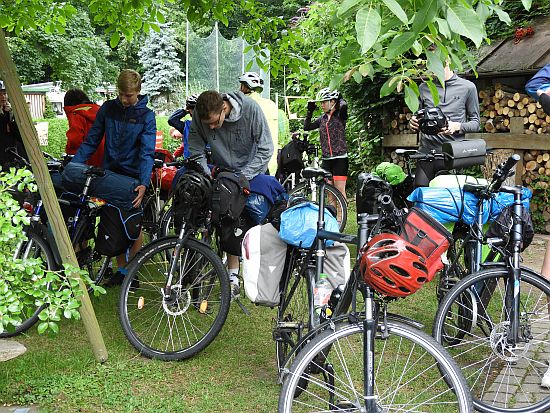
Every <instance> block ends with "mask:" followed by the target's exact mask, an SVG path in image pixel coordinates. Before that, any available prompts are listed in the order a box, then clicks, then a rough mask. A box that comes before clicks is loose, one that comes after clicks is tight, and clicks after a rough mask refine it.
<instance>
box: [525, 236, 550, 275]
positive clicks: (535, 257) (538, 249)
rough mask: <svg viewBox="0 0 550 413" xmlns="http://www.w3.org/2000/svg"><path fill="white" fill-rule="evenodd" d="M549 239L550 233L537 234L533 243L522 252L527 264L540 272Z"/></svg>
mask: <svg viewBox="0 0 550 413" xmlns="http://www.w3.org/2000/svg"><path fill="white" fill-rule="evenodd" d="M547 240H550V235H539V234H536V235H535V237H534V238H533V242H532V243H531V245H529V247H527V249H526V250H525V251H523V253H522V254H521V255H522V258H523V264H524V265H525V266H527V267H529V268H531V269H533V270H535V271H537V272H540V269H541V267H542V260H543V258H544V253H545V252H546V242H547Z"/></svg>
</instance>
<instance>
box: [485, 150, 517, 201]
mask: <svg viewBox="0 0 550 413" xmlns="http://www.w3.org/2000/svg"><path fill="white" fill-rule="evenodd" d="M520 159H521V158H520V156H519V155H518V154H516V153H514V154H513V155H511V156H510V157H509V158H508V159H506V161H505V162H502V163H501V164H500V165H499V166H497V168H496V169H495V172H494V173H493V180H492V181H491V183H490V184H489V188H488V192H490V193H492V192H497V191H498V190H499V189H500V187H501V186H502V184H503V183H504V181H505V180H506V178H508V177H509V176H512V175H513V174H514V172H513V171H512V168H513V167H514V166H515V165H516V164H517V163H518V162H519V160H520Z"/></svg>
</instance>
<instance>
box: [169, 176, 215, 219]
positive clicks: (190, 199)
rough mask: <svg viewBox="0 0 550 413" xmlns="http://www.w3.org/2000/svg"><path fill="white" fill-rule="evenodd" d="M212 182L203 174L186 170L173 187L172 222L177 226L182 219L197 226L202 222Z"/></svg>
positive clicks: (208, 201)
mask: <svg viewBox="0 0 550 413" xmlns="http://www.w3.org/2000/svg"><path fill="white" fill-rule="evenodd" d="M211 193H212V182H211V181H210V178H208V177H207V176H205V175H204V174H202V173H200V172H197V171H193V170H187V171H186V172H185V173H184V174H183V175H182V176H181V177H180V178H179V180H178V182H177V184H176V187H175V189H174V198H173V206H174V222H175V224H176V226H177V227H179V226H180V225H181V221H182V220H183V219H185V220H186V222H188V223H190V224H191V225H193V226H195V227H197V226H200V225H201V224H202V221H203V220H204V218H205V216H206V211H207V209H208V206H209V203H210V197H211Z"/></svg>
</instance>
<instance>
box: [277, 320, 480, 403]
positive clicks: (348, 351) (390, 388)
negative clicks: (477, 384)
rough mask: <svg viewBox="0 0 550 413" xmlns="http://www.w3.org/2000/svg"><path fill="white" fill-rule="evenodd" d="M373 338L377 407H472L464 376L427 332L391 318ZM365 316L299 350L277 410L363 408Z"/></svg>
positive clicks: (314, 339) (323, 333) (335, 329)
mask: <svg viewBox="0 0 550 413" xmlns="http://www.w3.org/2000/svg"><path fill="white" fill-rule="evenodd" d="M386 326H387V335H382V333H381V330H380V326H379V327H378V332H377V334H376V338H375V340H374V341H375V343H374V355H373V362H374V369H373V372H374V377H372V379H373V383H374V397H375V403H376V407H377V409H376V410H375V411H377V412H378V411H379V412H393V411H396V412H397V411H399V412H405V411H406V412H437V413H444V412H453V413H456V412H460V413H466V412H472V411H473V407H472V401H471V397H470V393H469V391H468V387H467V385H466V382H465V381H464V377H463V376H462V375H461V373H460V370H459V368H458V367H457V366H456V364H455V363H454V362H453V360H452V359H451V358H450V357H449V356H448V355H447V354H446V352H445V350H444V349H443V348H442V347H441V346H440V345H439V344H438V343H437V342H435V340H434V339H433V338H432V337H430V336H429V335H427V334H426V333H424V332H422V331H420V330H417V329H415V328H413V327H410V326H408V325H405V324H403V323H400V322H397V321H393V320H388V322H387V324H386ZM364 356H365V355H364V331H363V322H356V323H349V322H345V323H340V324H336V325H335V326H334V327H333V328H329V329H326V330H325V331H323V332H321V333H320V334H319V335H317V336H316V337H315V338H313V340H312V341H311V342H310V343H309V344H308V345H307V346H306V347H305V348H304V349H303V350H302V351H301V352H300V353H299V354H298V356H297V357H296V359H295V361H294V363H293V365H292V367H291V368H290V371H289V372H288V374H287V376H286V379H285V383H284V385H283V388H282V391H281V395H280V397H279V413H289V412H294V413H301V412H328V411H333V410H334V411H340V412H364V411H366V410H365V408H366V407H365V396H364V380H365V373H364ZM298 394H299V395H298Z"/></svg>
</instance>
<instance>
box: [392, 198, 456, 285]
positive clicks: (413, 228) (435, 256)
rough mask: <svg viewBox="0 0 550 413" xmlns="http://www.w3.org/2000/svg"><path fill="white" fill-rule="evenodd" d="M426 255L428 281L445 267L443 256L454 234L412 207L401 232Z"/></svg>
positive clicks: (404, 220)
mask: <svg viewBox="0 0 550 413" xmlns="http://www.w3.org/2000/svg"><path fill="white" fill-rule="evenodd" d="M400 235H401V236H402V237H403V238H405V239H406V240H407V241H408V242H410V243H411V244H413V245H415V246H416V247H418V248H419V249H421V250H422V252H424V254H425V255H426V267H427V268H428V281H431V280H432V279H433V277H434V275H435V273H436V272H438V271H440V270H442V269H443V261H442V260H441V256H442V255H443V254H444V253H445V251H447V249H448V248H449V245H450V243H451V241H452V235H451V233H450V232H449V231H447V228H445V227H444V226H443V225H442V224H441V223H440V222H438V221H437V220H435V219H434V218H432V217H431V216H430V215H428V214H427V213H426V212H424V211H422V210H421V209H418V208H415V207H413V208H411V209H410V210H409V213H408V214H407V215H406V216H405V217H404V219H403V227H402V228H401V234H400Z"/></svg>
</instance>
